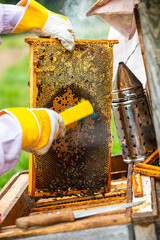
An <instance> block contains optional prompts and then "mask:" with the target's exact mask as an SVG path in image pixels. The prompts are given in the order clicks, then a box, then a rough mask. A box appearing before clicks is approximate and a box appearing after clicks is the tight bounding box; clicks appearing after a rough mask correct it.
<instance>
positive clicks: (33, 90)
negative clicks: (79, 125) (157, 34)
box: [26, 39, 118, 196]
mask: <svg viewBox="0 0 160 240" xmlns="http://www.w3.org/2000/svg"><path fill="white" fill-rule="evenodd" d="M45 41H47V42H48V44H53V43H54V44H55V43H58V44H59V41H58V40H53V39H47V40H44V39H42V40H41V39H39V40H37V39H26V42H28V43H29V44H30V83H29V85H30V107H31V108H35V107H37V72H36V70H35V62H36V61H37V60H35V58H36V57H35V55H34V54H33V53H34V52H36V50H35V44H38V45H41V44H43V42H45ZM81 42H82V43H89V44H98V42H100V43H101V44H102V45H103V44H107V46H108V49H109V55H108V58H109V59H113V52H112V50H113V44H115V43H118V41H116V40H112V41H110V40H76V43H77V44H80V43H81ZM85 54H86V53H85ZM87 54H88V52H87ZM87 57H88V55H86V56H84V58H87ZM53 58H54V56H53ZM53 67H54V66H53ZM109 69H110V70H109ZM109 69H108V70H107V71H110V74H111V75H110V77H109V79H110V88H112V83H111V82H112V62H111V63H110V66H109ZM40 71H41V70H40ZM92 71H93V72H95V71H97V70H96V69H93V67H92ZM108 74H109V73H108ZM42 101H43V100H42ZM110 103H111V102H110ZM42 106H43V105H42ZM108 109H109V112H108V119H111V110H110V109H111V108H110V107H109V108H108ZM109 131H110V130H109ZM110 149H111V145H110ZM109 165H110V163H109ZM107 171H108V170H107ZM109 171H110V170H109ZM109 178H110V177H109ZM35 182H36V170H35V164H34V161H33V155H32V154H31V155H30V160H29V194H30V195H31V196H44V195H45V196H50V195H55V193H50V192H46V191H45V193H44V192H43V191H42V192H36V187H35ZM109 188H110V180H109V179H108V185H107V187H106V190H107V191H108V190H109ZM102 191H104V190H103V189H102V190H101V189H100V190H99V192H102ZM83 192H84V193H85V192H86V190H84V191H83ZM72 193H74V194H79V193H80V191H78V190H74V191H68V194H69V195H70V194H72Z"/></svg>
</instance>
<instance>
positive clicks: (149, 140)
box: [112, 62, 157, 163]
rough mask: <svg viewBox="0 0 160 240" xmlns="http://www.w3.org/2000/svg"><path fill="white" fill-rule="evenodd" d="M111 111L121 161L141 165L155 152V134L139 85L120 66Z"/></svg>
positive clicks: (124, 68) (143, 94)
mask: <svg viewBox="0 0 160 240" xmlns="http://www.w3.org/2000/svg"><path fill="white" fill-rule="evenodd" d="M112 110H113V115H114V120H115V124H116V128H117V132H118V137H119V141H120V146H121V149H122V155H123V160H124V161H125V162H127V163H130V162H142V161H144V160H145V159H146V158H147V157H148V156H149V155H150V154H151V153H152V152H153V151H155V149H156V148H157V145H156V136H155V130H154V126H153V122H152V116H151V113H150V108H149V105H148V101H147V96H146V94H145V92H144V89H143V87H142V84H141V82H140V81H139V80H138V79H137V78H136V76H135V75H134V74H133V73H132V72H131V71H130V70H129V69H128V67H127V66H126V65H125V64H124V63H123V62H121V63H119V68H118V72H117V76H116V81H115V83H114V87H113V101H112Z"/></svg>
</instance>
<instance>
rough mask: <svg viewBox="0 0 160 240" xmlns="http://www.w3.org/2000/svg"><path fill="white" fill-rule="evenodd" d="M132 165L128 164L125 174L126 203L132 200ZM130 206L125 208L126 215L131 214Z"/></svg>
mask: <svg viewBox="0 0 160 240" xmlns="http://www.w3.org/2000/svg"><path fill="white" fill-rule="evenodd" d="M132 167H133V163H129V164H128V175H127V203H130V202H132ZM131 211H132V210H131V208H128V209H127V210H126V216H127V217H130V216H131Z"/></svg>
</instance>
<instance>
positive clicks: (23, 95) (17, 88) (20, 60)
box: [0, 0, 121, 189]
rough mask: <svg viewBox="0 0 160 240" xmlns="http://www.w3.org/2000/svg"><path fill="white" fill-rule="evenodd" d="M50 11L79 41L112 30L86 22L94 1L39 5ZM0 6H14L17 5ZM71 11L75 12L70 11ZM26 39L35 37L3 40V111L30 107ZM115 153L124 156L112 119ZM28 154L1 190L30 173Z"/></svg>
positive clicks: (4, 178)
mask: <svg viewBox="0 0 160 240" xmlns="http://www.w3.org/2000/svg"><path fill="white" fill-rule="evenodd" d="M38 2H40V3H41V4H44V6H45V7H47V8H48V9H50V10H52V11H55V12H58V13H61V14H64V15H66V16H68V17H69V19H70V20H71V22H72V24H73V28H74V30H75V33H76V38H79V39H87V38H88V39H107V36H108V30H109V27H108V26H107V25H106V24H105V23H104V22H103V21H102V20H101V19H100V18H99V17H98V16H93V17H89V18H87V17H86V16H85V13H86V12H87V10H88V9H89V8H90V7H91V6H92V4H93V3H94V2H95V1H94V0H91V1H86V0H81V1H78V0H75V1H74V0H72V1H71V0H67V1H66V0H59V1H48V0H41V1H38ZM1 3H10V4H11V3H12V4H15V3H17V1H5V0H2V1H1ZM71 10H72V11H71ZM26 37H36V36H35V35H33V34H31V33H25V34H15V35H8V36H2V40H3V43H2V45H1V46H0V61H1V63H2V64H1V67H0V109H3V108H9V107H28V106H29V87H28V82H29V46H28V45H27V43H25V42H24V39H25V38H26ZM112 135H113V149H112V152H111V154H112V155H114V154H119V153H121V150H120V146H119V141H118V138H117V133H116V128H115V125H114V120H113V116H112ZM28 158H29V156H28V153H26V152H24V151H22V152H21V155H20V159H19V162H18V164H17V167H16V168H15V169H14V170H11V171H9V172H7V173H6V174H4V175H3V176H1V177H0V189H1V188H2V187H3V186H4V185H5V184H6V182H7V181H8V180H9V179H10V178H11V177H12V175H13V174H15V173H16V172H18V171H22V170H27V169H28Z"/></svg>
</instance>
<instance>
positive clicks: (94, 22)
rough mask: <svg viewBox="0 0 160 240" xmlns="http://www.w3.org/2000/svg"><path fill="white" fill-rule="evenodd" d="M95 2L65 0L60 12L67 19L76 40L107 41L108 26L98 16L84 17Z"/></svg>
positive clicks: (91, 0) (92, 0)
mask: <svg viewBox="0 0 160 240" xmlns="http://www.w3.org/2000/svg"><path fill="white" fill-rule="evenodd" d="M94 3H95V0H90V1H88V0H66V1H65V3H64V6H63V9H61V12H62V13H63V14H64V15H65V16H67V17H68V18H69V20H70V21H71V23H72V25H73V29H74V31H75V33H76V38H81V39H82V38H83V39H85V38H88V39H107V36H108V26H107V24H106V23H104V22H103V21H102V20H101V19H100V17H99V16H91V17H86V12H87V11H88V10H89V8H90V7H91V6H92V5H93V4H94Z"/></svg>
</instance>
